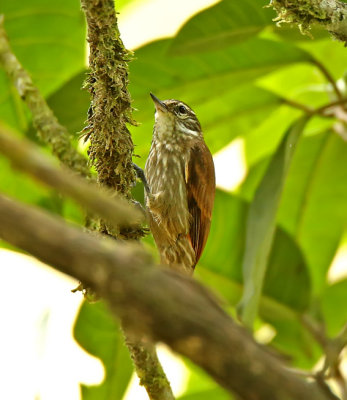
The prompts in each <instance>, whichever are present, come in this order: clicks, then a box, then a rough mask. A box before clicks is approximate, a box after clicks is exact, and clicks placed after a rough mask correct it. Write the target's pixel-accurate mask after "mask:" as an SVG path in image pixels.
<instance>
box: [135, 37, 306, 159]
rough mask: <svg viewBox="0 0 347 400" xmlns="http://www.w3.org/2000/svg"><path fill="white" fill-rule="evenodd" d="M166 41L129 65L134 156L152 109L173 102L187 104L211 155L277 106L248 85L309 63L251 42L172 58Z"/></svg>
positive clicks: (286, 50)
mask: <svg viewBox="0 0 347 400" xmlns="http://www.w3.org/2000/svg"><path fill="white" fill-rule="evenodd" d="M171 43H172V40H161V41H157V42H154V43H152V44H149V45H147V46H145V47H143V48H141V49H139V50H138V51H137V52H136V54H135V56H136V60H135V61H133V62H132V63H131V64H130V82H131V83H130V90H131V94H132V97H133V98H134V106H135V107H136V108H137V109H138V110H139V112H136V113H135V118H136V120H137V121H139V122H140V123H141V126H140V127H137V128H134V129H132V133H133V137H134V142H135V143H136V144H137V145H138V147H137V148H136V151H137V153H138V154H139V155H141V156H145V155H147V154H148V148H149V144H150V140H151V135H152V129H153V104H152V101H151V99H150V97H149V92H150V91H152V92H154V93H155V94H156V95H157V96H158V97H159V98H162V99H167V98H177V99H181V100H183V101H185V102H187V103H188V104H190V105H191V106H192V107H193V108H194V110H195V111H196V113H197V115H198V116H199V118H200V122H201V123H202V126H203V129H204V133H205V137H206V141H207V143H208V145H209V146H210V148H211V149H212V151H213V152H215V151H217V150H219V149H220V148H222V147H224V146H225V145H227V144H228V143H229V142H230V140H232V139H233V138H234V137H236V136H238V135H243V134H245V133H248V132H250V131H251V130H252V129H253V128H254V126H257V125H259V124H261V122H262V121H263V119H264V117H265V116H267V115H269V114H271V113H272V112H273V111H274V110H275V109H276V106H277V105H278V102H279V99H278V97H277V96H276V95H275V94H272V93H270V92H268V91H266V90H262V89H260V88H257V87H256V86H255V85H254V84H252V80H254V79H255V78H257V77H259V76H263V75H264V74H266V73H269V72H270V71H273V70H275V69H277V68H280V67H282V66H285V65H288V64H292V63H296V62H304V61H309V60H310V57H309V56H308V55H307V53H305V52H302V51H300V50H298V49H297V48H295V47H293V46H287V45H284V46H283V45H282V44H279V43H277V42H274V41H269V40H262V39H257V38H253V39H252V40H249V41H247V42H244V43H239V44H235V45H233V46H229V47H226V48H224V49H223V50H215V51H211V52H208V53H198V54H187V55H172V54H170V53H169V49H170V45H171Z"/></svg>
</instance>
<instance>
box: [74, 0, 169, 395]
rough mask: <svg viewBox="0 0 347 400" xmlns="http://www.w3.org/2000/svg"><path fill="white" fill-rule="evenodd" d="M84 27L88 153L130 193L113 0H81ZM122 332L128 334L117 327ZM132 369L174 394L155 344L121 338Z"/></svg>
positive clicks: (129, 149)
mask: <svg viewBox="0 0 347 400" xmlns="http://www.w3.org/2000/svg"><path fill="white" fill-rule="evenodd" d="M81 4H82V9H83V11H84V13H85V15H86V20H87V27H88V42H89V48H90V56H89V67H90V71H89V77H88V79H87V81H86V87H87V89H88V90H89V92H90V94H91V99H92V100H91V107H90V109H89V113H88V114H89V115H88V127H87V128H86V131H87V135H88V137H89V138H90V148H89V156H90V158H91V161H92V162H93V163H94V165H95V168H96V170H97V173H98V182H99V184H100V185H101V186H105V187H107V188H109V189H111V190H114V191H116V192H118V193H119V194H121V195H123V196H125V197H127V198H130V197H131V188H132V186H133V184H134V182H135V180H136V174H135V170H134V167H133V163H132V156H133V150H134V145H133V142H132V138H131V135H130V132H129V130H128V128H127V125H126V124H127V123H130V124H134V125H136V123H135V121H134V120H133V119H132V116H131V113H132V107H131V97H130V94H129V91H128V88H127V85H128V62H129V60H130V59H131V53H130V52H129V51H128V50H126V48H125V47H124V45H123V42H122V40H121V38H120V34H119V30H118V25H117V18H116V13H115V9H114V2H113V0H81ZM99 231H100V232H102V233H105V234H109V235H112V236H113V237H115V238H120V239H125V240H129V239H135V240H137V239H139V238H141V237H142V236H144V234H145V231H144V230H143V229H142V228H141V227H140V226H137V227H132V228H129V227H127V228H125V229H114V227H113V226H110V225H109V224H108V222H107V220H104V221H100V223H99ZM123 330H124V333H125V336H128V333H127V329H126V327H124V326H123ZM126 343H128V344H129V346H128V348H129V351H130V353H131V358H132V360H133V362H134V365H135V369H136V371H137V374H138V376H139V378H140V383H141V384H143V385H144V387H145V388H146V390H147V393H148V395H149V397H150V399H151V400H173V399H174V396H173V394H172V390H171V387H170V384H169V381H168V379H167V378H166V376H165V373H164V370H163V368H162V366H161V365H160V362H159V360H158V358H157V355H156V351H155V347H153V345H151V344H146V345H144V344H143V343H142V340H141V339H140V337H139V338H138V340H135V339H131V340H130V338H129V337H128V338H126Z"/></svg>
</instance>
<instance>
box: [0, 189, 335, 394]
mask: <svg viewBox="0 0 347 400" xmlns="http://www.w3.org/2000/svg"><path fill="white" fill-rule="evenodd" d="M0 237H2V238H3V239H4V240H6V241H8V242H9V243H11V244H12V245H15V246H18V247H20V248H22V249H24V250H26V251H28V252H30V253H31V254H33V255H34V256H36V257H38V258H39V259H41V260H42V261H44V262H46V263H49V264H51V265H53V266H54V267H55V268H56V269H58V270H60V271H62V272H64V273H67V274H70V275H72V276H74V277H75V278H77V279H80V280H82V281H84V282H86V283H87V284H88V285H89V286H90V287H92V288H93V289H94V290H96V291H97V292H98V294H100V295H101V296H103V297H104V298H105V299H106V300H107V301H108V303H109V305H110V307H111V310H112V311H113V313H114V314H115V315H118V316H119V317H120V318H121V319H122V320H123V323H124V325H125V326H126V328H127V331H128V332H131V333H132V334H135V335H136V337H138V336H139V335H142V336H143V335H145V336H146V337H147V338H149V339H151V340H154V341H162V342H164V343H166V344H168V345H169V346H170V347H171V348H172V349H173V350H175V351H177V352H179V353H180V354H182V355H184V356H186V357H188V358H190V359H191V360H192V361H193V362H195V363H196V364H197V365H199V366H200V367H201V368H203V369H204V370H205V371H207V372H208V373H209V374H210V375H211V376H212V377H213V378H214V379H215V380H216V381H217V382H218V383H219V384H220V385H222V386H224V387H225V388H226V389H227V390H229V391H230V392H235V393H237V394H238V395H239V396H240V397H241V398H242V399H244V400H269V399H271V400H327V397H326V395H325V394H324V393H323V392H322V391H321V390H320V389H319V388H318V387H317V385H315V384H310V383H307V382H305V381H304V380H302V379H299V378H298V377H296V376H295V374H293V373H292V372H290V371H287V370H286V369H285V368H284V367H283V366H282V365H281V363H280V362H279V361H278V360H277V359H275V358H274V357H273V356H272V355H271V354H269V353H268V352H267V351H266V350H265V349H264V348H263V347H262V346H260V345H258V344H257V343H256V342H254V340H253V339H252V337H251V335H250V334H249V333H247V332H246V331H245V330H244V329H243V328H242V327H240V326H239V325H237V324H236V323H235V322H233V320H232V319H231V318H230V317H229V315H228V314H226V313H225V312H224V311H223V309H222V308H221V307H220V306H219V305H218V303H217V302H216V300H215V299H214V297H213V296H212V295H211V294H210V293H209V292H208V291H207V290H206V289H205V288H203V287H202V286H201V285H200V284H199V283H197V282H196V281H194V280H192V279H190V278H188V277H185V276H182V275H181V274H178V273H176V272H174V271H172V270H169V269H167V268H158V267H155V266H153V261H152V260H151V257H150V256H149V255H148V254H146V252H145V251H144V250H143V249H142V247H141V246H139V245H138V244H136V243H132V244H130V243H118V242H116V241H113V240H110V239H108V238H106V237H105V238H99V237H96V236H93V235H91V234H88V233H87V232H83V231H82V230H81V229H78V228H76V227H72V226H69V225H67V224H66V223H65V222H64V221H63V220H62V219H61V218H59V217H56V216H52V215H50V214H48V213H47V212H44V211H41V210H39V209H35V208H33V207H29V206H24V205H20V204H19V203H16V202H14V201H12V200H10V199H8V198H6V197H4V196H2V195H0Z"/></svg>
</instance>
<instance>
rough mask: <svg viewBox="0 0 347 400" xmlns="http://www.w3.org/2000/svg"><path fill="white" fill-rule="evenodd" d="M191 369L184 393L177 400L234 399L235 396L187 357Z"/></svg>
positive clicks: (187, 365) (187, 364) (188, 366)
mask: <svg viewBox="0 0 347 400" xmlns="http://www.w3.org/2000/svg"><path fill="white" fill-rule="evenodd" d="M184 362H185V365H186V367H187V368H188V369H189V378H188V382H187V387H186V390H185V392H184V394H183V395H182V396H180V397H178V399H177V400H200V399H201V400H205V399H206V400H208V399H213V400H232V399H233V397H232V396H231V394H230V393H229V392H226V391H225V390H224V389H222V388H221V387H220V386H218V385H217V383H216V382H215V381H214V380H213V379H212V378H211V377H210V376H209V375H208V374H207V373H206V372H205V371H203V370H202V369H201V368H198V367H197V366H196V365H195V364H193V363H192V362H190V361H189V360H187V359H184Z"/></svg>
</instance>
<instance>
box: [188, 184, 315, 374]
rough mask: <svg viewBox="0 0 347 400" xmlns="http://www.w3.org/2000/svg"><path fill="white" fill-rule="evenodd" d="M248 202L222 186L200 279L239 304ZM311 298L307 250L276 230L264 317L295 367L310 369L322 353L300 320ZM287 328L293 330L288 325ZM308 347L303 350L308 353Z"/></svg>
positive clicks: (262, 306) (264, 296)
mask: <svg viewBox="0 0 347 400" xmlns="http://www.w3.org/2000/svg"><path fill="white" fill-rule="evenodd" d="M248 209H249V204H248V203H246V202H245V201H244V200H242V199H240V198H238V197H236V196H235V195H232V194H230V193H226V192H223V191H220V190H217V193H216V201H215V207H214V212H213V217H212V226H211V232H210V236H209V239H208V241H207V245H206V249H205V251H204V253H203V255H202V257H201V260H200V262H199V264H198V266H197V267H196V271H195V277H196V278H197V279H199V280H201V281H202V282H203V283H205V284H206V285H207V286H209V287H210V288H211V290H213V291H214V292H215V293H216V294H217V296H218V297H222V299H224V300H222V302H223V304H225V301H227V305H232V306H235V305H236V304H237V303H238V302H239V300H240V299H241V296H242V291H243V284H242V256H243V252H244V247H245V234H246V232H245V230H246V229H245V227H246V219H247V214H248ZM310 300H311V284H310V278H309V273H308V270H307V266H306V263H305V260H304V258H303V255H302V252H301V251H300V249H299V248H298V246H297V245H296V243H295V242H294V241H293V239H292V238H291V237H290V236H289V235H288V234H286V233H285V232H284V231H283V230H281V229H277V230H276V232H275V238H274V245H273V247H272V249H271V253H270V257H269V262H268V268H267V273H266V276H265V285H264V289H263V293H262V296H261V298H260V309H259V314H260V317H261V318H262V319H263V320H264V321H266V322H267V323H270V324H271V325H272V326H273V327H274V328H275V330H276V336H275V339H274V341H273V345H274V346H275V347H276V348H277V349H279V350H281V351H282V352H284V353H285V354H286V355H287V356H288V358H289V359H290V360H291V362H292V363H293V365H296V366H301V367H304V366H305V367H307V366H312V365H313V364H315V363H316V362H317V359H318V358H319V356H320V354H321V352H320V349H319V348H317V346H316V344H315V342H314V341H313V340H312V337H311V336H310V335H308V334H307V332H305V328H303V326H302V325H301V323H300V315H301V314H302V313H303V312H306V310H307V309H308V306H309V304H310ZM288 326H290V327H291V329H288ZM303 349H304V351H303Z"/></svg>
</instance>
